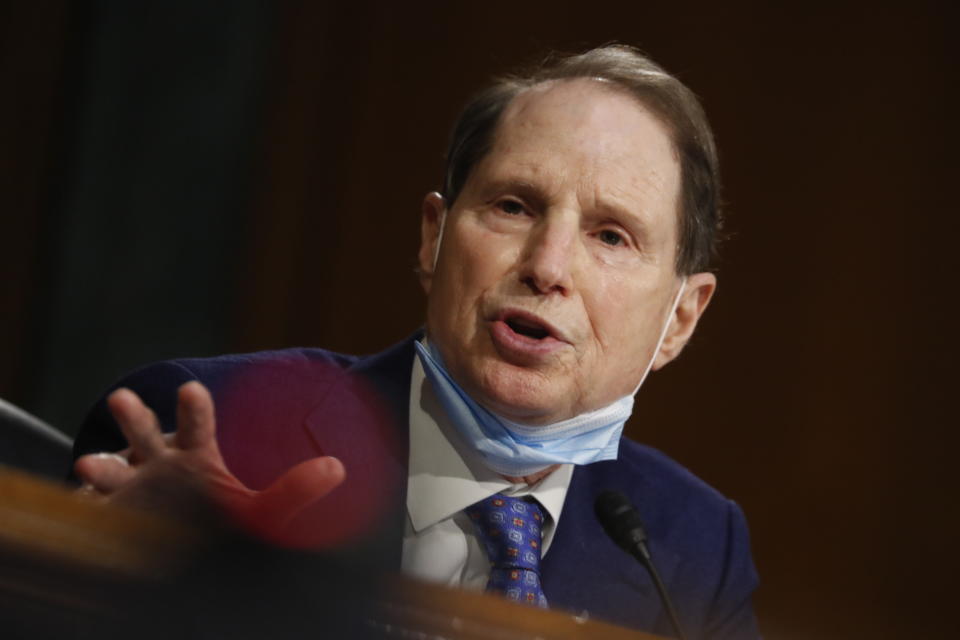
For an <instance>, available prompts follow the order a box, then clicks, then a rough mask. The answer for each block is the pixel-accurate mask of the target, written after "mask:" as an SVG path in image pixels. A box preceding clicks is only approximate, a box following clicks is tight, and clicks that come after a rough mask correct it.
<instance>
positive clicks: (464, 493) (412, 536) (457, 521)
mask: <svg viewBox="0 0 960 640" xmlns="http://www.w3.org/2000/svg"><path fill="white" fill-rule="evenodd" d="M572 475H573V465H572V464H564V465H561V466H560V467H559V468H558V469H556V470H555V471H554V472H553V473H551V474H549V475H548V476H547V477H546V478H544V479H543V480H541V481H540V482H538V483H536V484H535V485H533V486H532V487H530V486H527V485H526V484H525V483H524V484H512V483H511V482H509V481H508V480H506V479H504V478H503V477H501V476H500V475H498V474H496V473H494V472H493V471H491V470H489V469H487V468H486V467H485V466H484V465H483V462H482V461H481V460H480V459H479V456H478V455H477V454H476V453H475V452H473V451H472V450H471V448H470V446H469V445H468V444H467V443H466V441H465V440H464V439H463V438H462V436H460V434H459V433H458V432H457V430H456V428H455V427H454V426H453V425H451V424H450V422H449V419H448V418H447V415H446V412H445V411H444V410H443V407H442V406H441V405H440V402H439V400H438V399H437V397H436V395H435V394H434V392H433V388H432V386H431V385H430V381H429V380H427V379H426V376H425V375H424V372H423V366H422V365H421V363H420V359H419V358H418V357H416V356H414V358H413V372H412V374H411V378H410V459H409V467H408V476H407V524H406V529H405V531H404V536H403V559H402V562H401V568H402V570H403V572H404V573H406V574H408V575H411V576H414V577H417V578H420V579H423V580H429V581H431V582H438V583H441V584H445V585H450V586H462V587H465V588H468V589H475V590H481V591H482V590H483V589H484V588H485V587H486V585H487V580H488V578H489V577H490V562H489V560H488V559H487V555H486V552H485V551H484V550H483V547H482V546H481V544H480V542H479V541H478V540H477V537H476V534H475V533H474V530H473V523H472V522H471V520H470V518H469V517H468V516H467V515H466V514H465V513H464V512H463V509H464V508H465V507H469V506H470V505H472V504H474V503H476V502H479V501H480V500H483V499H484V498H486V497H488V496H490V495H493V494H494V493H505V494H507V495H512V496H525V495H532V496H533V497H535V498H536V499H537V501H538V502H539V503H540V504H541V505H542V506H543V508H544V510H545V512H546V515H547V518H545V524H544V527H543V545H542V547H541V548H542V552H543V554H544V555H545V554H546V553H547V552H548V551H549V549H550V543H551V541H552V540H553V534H554V531H556V527H557V523H559V522H560V511H561V509H562V508H563V501H564V498H565V497H566V495H567V488H568V487H569V486H570V478H571V476H572Z"/></svg>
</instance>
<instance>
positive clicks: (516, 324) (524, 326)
mask: <svg viewBox="0 0 960 640" xmlns="http://www.w3.org/2000/svg"><path fill="white" fill-rule="evenodd" d="M504 322H506V323H507V326H508V327H510V328H511V329H512V330H513V332H514V333H519V334H520V335H522V336H526V337H527V338H532V339H534V340H543V339H544V338H548V337H549V336H550V332H549V331H548V330H547V329H546V327H544V326H543V325H541V324H538V323H536V322H534V321H532V320H530V319H528V318H518V317H515V316H514V317H511V318H504Z"/></svg>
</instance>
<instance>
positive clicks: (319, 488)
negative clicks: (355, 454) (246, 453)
mask: <svg viewBox="0 0 960 640" xmlns="http://www.w3.org/2000/svg"><path fill="white" fill-rule="evenodd" d="M344 478H346V470H345V469H344V468H343V463H342V462H340V461H339V460H338V459H337V458H334V457H332V456H324V457H321V458H312V459H310V460H306V461H304V462H301V463H300V464H298V465H297V466H295V467H293V468H292V469H290V470H289V471H287V472H286V473H285V474H283V475H282V476H280V477H279V478H277V480H276V481H274V483H273V484H271V485H270V486H269V487H267V488H266V489H265V490H264V491H262V492H260V494H259V495H257V497H256V498H255V499H254V502H253V505H251V507H252V509H251V513H250V514H249V516H250V518H251V519H252V522H251V523H250V524H252V525H254V527H255V528H257V529H259V530H260V531H263V532H268V531H273V532H279V531H281V530H282V529H283V528H284V527H285V526H286V525H287V524H288V523H289V522H290V521H291V520H293V519H294V518H295V517H296V516H297V515H298V514H299V513H300V512H301V511H303V510H304V509H306V508H307V507H309V506H310V505H311V504H313V503H314V502H316V501H317V500H319V499H320V498H322V497H323V496H325V495H327V494H328V493H330V492H331V491H333V490H334V489H336V488H337V487H338V486H340V484H341V483H342V482H343V480H344Z"/></svg>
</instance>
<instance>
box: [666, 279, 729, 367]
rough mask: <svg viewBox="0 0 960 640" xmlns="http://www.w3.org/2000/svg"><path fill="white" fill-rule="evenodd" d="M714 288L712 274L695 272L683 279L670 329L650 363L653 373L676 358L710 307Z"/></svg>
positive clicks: (715, 282)
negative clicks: (683, 282)
mask: <svg viewBox="0 0 960 640" xmlns="http://www.w3.org/2000/svg"><path fill="white" fill-rule="evenodd" d="M716 289H717V277H716V276H715V275H713V274H712V273H695V274H693V275H691V276H689V277H687V285H686V287H685V288H684V290H683V294H682V295H681V297H680V302H679V303H678V304H677V308H676V310H675V311H674V312H673V318H672V319H671V322H670V328H669V329H667V335H666V336H665V337H664V338H663V344H661V345H660V351H659V352H658V353H657V356H656V358H654V361H653V370H654V371H656V370H657V369H660V368H661V367H663V366H666V365H667V363H669V362H670V361H671V360H673V359H674V358H676V357H677V356H678V355H680V352H681V351H682V350H683V347H684V346H685V345H686V344H687V342H688V341H689V340H690V336H692V335H693V330H694V329H696V328H697V322H698V321H699V320H700V316H702V315H703V312H704V311H705V310H706V308H707V305H708V304H710V298H712V297H713V292H714V291H716Z"/></svg>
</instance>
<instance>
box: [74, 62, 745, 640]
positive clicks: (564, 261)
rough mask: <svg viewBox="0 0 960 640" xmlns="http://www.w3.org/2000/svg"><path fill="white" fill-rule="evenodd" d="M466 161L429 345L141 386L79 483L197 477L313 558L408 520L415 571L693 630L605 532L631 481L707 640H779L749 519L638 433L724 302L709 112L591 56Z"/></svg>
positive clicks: (126, 386) (437, 272)
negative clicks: (664, 371) (158, 474)
mask: <svg viewBox="0 0 960 640" xmlns="http://www.w3.org/2000/svg"><path fill="white" fill-rule="evenodd" d="M447 163H448V168H447V176H446V181H445V185H444V189H443V193H431V194H428V195H427V196H426V198H425V200H424V203H423V210H422V239H421V246H420V251H419V275H420V279H421V282H422V285H423V288H424V291H425V292H426V294H427V323H426V332H425V334H420V333H418V334H416V335H415V336H414V337H412V338H411V339H408V340H407V341H405V342H404V343H401V344H400V345H398V346H396V347H394V348H392V349H390V350H388V351H387V352H384V353H382V354H378V355H375V356H371V357H364V358H357V357H352V356H342V355H338V354H330V353H328V352H325V351H321V350H317V349H291V350H284V351H277V352H268V353H259V354H250V355H244V356H228V357H221V358H213V359H204V360H179V361H172V362H168V363H161V364H158V365H153V366H151V367H148V368H145V369H142V370H140V371H138V372H135V373H134V374H132V375H131V376H130V377H128V378H127V379H125V380H124V381H123V382H122V383H121V385H118V387H119V386H122V387H123V388H119V389H117V390H116V391H114V392H113V393H111V394H110V395H109V396H107V397H106V398H105V399H104V400H102V401H101V403H100V404H99V405H98V406H97V407H95V409H94V410H93V412H92V413H91V415H90V417H89V418H88V420H87V422H86V423H85V425H84V428H83V430H82V432H81V434H80V436H79V437H78V440H77V453H78V454H92V455H84V456H83V457H80V458H79V460H78V461H77V463H76V471H77V474H78V475H79V476H80V477H81V478H83V479H84V480H85V481H86V482H87V483H88V484H89V485H91V486H92V487H93V488H95V489H96V490H98V491H100V492H102V493H104V494H107V495H110V496H111V498H112V499H115V500H122V499H134V500H136V499H140V498H138V496H142V493H143V492H142V489H143V487H144V486H145V485H149V483H150V477H151V474H152V473H153V470H154V469H156V468H161V467H164V466H166V467H171V466H172V467H173V468H176V469H178V470H179V471H182V472H185V473H188V474H189V475H190V476H192V477H196V478H198V479H199V480H200V481H201V482H203V483H204V484H205V485H206V486H208V487H209V488H210V489H211V491H212V493H213V494H214V495H215V496H216V497H217V498H218V499H219V500H220V501H221V502H222V503H223V504H225V505H226V506H227V507H228V508H229V509H230V510H231V512H232V513H234V514H235V515H236V516H237V517H238V518H240V519H241V520H242V521H243V522H245V523H246V524H248V525H249V526H251V527H254V528H255V529H257V530H259V531H260V532H261V533H263V534H264V535H267V536H271V537H274V538H275V539H277V540H279V541H281V542H288V543H294V544H314V545H315V544H321V543H323V544H334V543H337V542H342V541H343V540H345V539H349V538H350V537H351V536H356V535H358V534H359V532H362V531H365V530H369V528H370V527H371V526H372V525H373V523H374V522H375V521H376V517H377V515H378V514H381V513H383V512H390V511H391V507H394V506H399V507H400V509H398V511H399V513H400V514H401V517H400V518H398V520H397V528H396V530H395V533H393V532H391V533H389V534H388V535H392V536H394V537H395V540H396V547H395V548H396V558H397V562H398V565H399V566H400V567H401V568H402V569H403V570H404V571H405V572H407V573H409V574H412V575H415V576H420V577H423V578H425V579H429V580H434V581H439V582H443V583H446V584H453V585H462V586H465V587H468V588H476V589H483V588H487V589H490V590H494V591H500V592H502V593H504V594H506V595H507V596H508V597H512V598H514V599H519V600H522V601H527V602H531V603H533V604H539V605H541V606H546V605H547V604H548V603H549V606H551V607H554V608H563V609H568V610H571V611H573V612H575V613H578V614H582V613H584V612H586V613H588V614H589V615H591V616H596V617H600V618H604V619H607V620H610V621H613V622H616V623H620V624H623V625H627V626H631V627H634V628H637V629H643V630H650V631H654V632H657V633H664V634H667V633H672V629H671V627H670V625H669V621H668V618H667V616H666V615H665V614H664V610H663V607H662V605H661V603H660V601H659V599H658V596H657V594H656V591H655V590H654V588H653V582H652V580H651V578H650V576H649V575H648V574H647V572H646V571H645V570H644V569H643V567H641V566H639V565H636V564H635V563H633V562H631V561H630V560H629V558H628V557H627V556H626V555H624V554H623V552H622V551H620V550H619V549H618V548H617V547H616V545H615V544H614V543H613V542H612V541H610V540H609V539H608V538H607V537H606V536H605V534H604V533H603V530H602V528H601V526H600V524H598V523H597V522H596V519H595V517H594V515H593V504H594V500H595V499H596V497H597V495H598V494H600V493H601V492H602V491H604V490H606V489H615V490H619V491H622V492H624V493H625V494H626V495H627V496H628V497H629V498H630V499H631V500H632V501H633V502H634V503H635V504H636V505H638V508H639V511H640V512H641V514H642V515H643V518H644V520H645V521H646V524H647V532H648V535H649V536H650V550H651V552H652V554H653V556H654V558H655V561H656V562H657V563H658V566H659V568H660V572H661V574H662V575H663V577H664V582H665V583H666V584H667V588H668V591H670V592H671V594H672V596H673V598H674V599H675V603H676V608H677V610H678V613H679V617H680V619H681V622H682V624H683V626H684V627H685V628H686V631H687V633H688V635H689V637H691V638H712V639H717V638H755V637H756V636H757V632H756V628H755V623H754V619H753V613H752V608H751V602H750V598H751V593H752V591H753V589H754V587H755V585H756V576H755V572H754V569H753V565H752V562H751V560H750V552H749V542H748V539H747V533H746V527H745V524H744V520H743V517H742V514H741V513H740V511H739V509H738V508H737V507H736V505H734V504H733V503H732V502H730V501H728V500H726V499H725V498H723V497H722V496H720V495H719V494H717V493H716V492H715V491H713V490H712V489H710V488H709V487H707V486H706V485H704V484H703V483H702V482H701V481H699V480H697V479H696V478H695V477H693V476H692V475H691V474H690V473H689V472H687V471H686V470H685V469H683V468H682V467H680V466H679V465H677V464H676V463H674V462H672V461H671V460H669V459H668V458H666V457H665V456H663V455H662V454H661V453H659V452H656V451H654V450H652V449H649V448H646V447H643V446H641V445H638V444H636V443H633V442H631V441H629V440H626V439H623V438H621V431H622V428H623V424H624V422H625V421H626V419H627V418H628V417H629V416H630V414H631V410H632V407H633V396H634V394H635V393H636V392H637V390H638V389H639V387H640V385H641V384H642V383H643V380H644V378H645V377H646V375H647V373H648V372H649V371H650V370H657V369H659V368H661V367H663V366H665V365H666V364H667V363H669V362H670V361H672V360H673V359H674V358H676V357H677V356H678V354H679V353H680V351H681V349H682V348H683V346H684V345H685V344H686V342H687V341H688V340H689V338H690V336H691V335H692V333H693V331H694V329H695V327H696V325H697V321H698V320H699V318H700V316H701V314H702V313H703V311H704V309H705V308H706V306H707V304H708V303H709V301H710V298H711V296H712V294H713V292H714V289H715V287H716V279H715V277H714V275H713V274H712V273H710V272H709V271H708V268H709V263H710V260H711V257H712V253H713V250H714V245H715V236H716V233H717V231H718V228H719V212H718V204H717V199H718V195H717V191H718V185H719V183H718V172H717V160H716V153H715V150H714V147H713V141H712V136H711V133H710V130H709V128H708V125H707V123H706V119H705V117H704V116H703V113H702V111H701V109H700V107H699V105H698V103H697V101H696V99H695V98H694V97H693V95H692V94H691V93H690V92H689V90H687V89H686V88H685V87H684V86H683V85H682V84H680V83H679V81H677V80H676V79H675V78H673V77H672V76H670V75H669V74H667V73H666V72H665V71H663V70H662V69H661V68H660V67H658V66H657V65H656V64H654V63H653V62H651V61H650V60H649V59H647V58H645V57H644V56H642V55H641V54H639V53H638V52H636V51H635V50H633V49H630V48H627V47H619V46H613V47H605V48H601V49H596V50H592V51H589V52H587V53H585V54H583V55H580V56H573V57H569V58H563V59H558V60H554V61H552V62H550V63H548V64H546V65H544V66H543V67H541V68H540V69H538V70H536V71H535V72H534V73H533V74H532V75H530V76H525V77H514V78H509V79H506V80H502V81H499V82H497V83H496V84H494V85H493V86H492V87H490V88H489V89H487V90H486V91H484V92H482V93H481V94H479V95H478V96H477V97H476V98H475V99H474V100H473V101H472V102H471V103H470V104H469V105H468V106H467V108H466V109H465V111H464V112H463V114H462V115H461V118H460V120H459V121H458V123H457V125H456V127H455V130H454V134H453V139H452V142H451V146H450V149H449V153H448V157H447ZM207 389H209V390H210V391H209V392H208V391H207ZM211 393H212V396H211ZM148 406H149V407H152V408H153V410H151V409H149V408H148ZM214 406H216V413H215V412H214ZM118 427H119V429H118ZM163 431H166V432H173V431H175V432H176V433H175V435H172V436H168V437H164V436H163V435H162V432H163ZM117 449H122V451H120V454H117V455H113V454H103V453H99V454H93V452H103V451H111V450H117Z"/></svg>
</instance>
